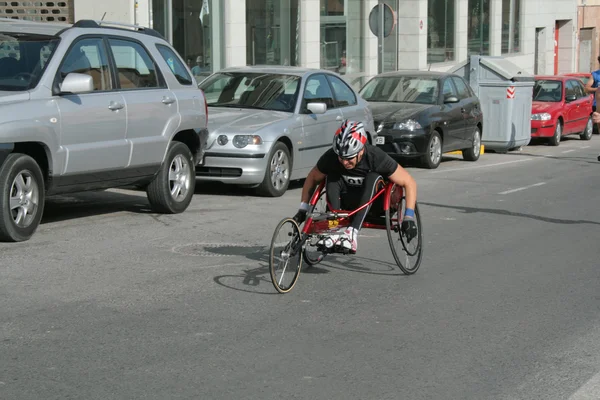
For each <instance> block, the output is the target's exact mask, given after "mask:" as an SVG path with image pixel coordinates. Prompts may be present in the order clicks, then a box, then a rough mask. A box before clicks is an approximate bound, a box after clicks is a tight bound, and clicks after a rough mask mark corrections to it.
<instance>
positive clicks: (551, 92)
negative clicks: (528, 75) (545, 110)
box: [533, 79, 562, 102]
mask: <svg viewBox="0 0 600 400" xmlns="http://www.w3.org/2000/svg"><path fill="white" fill-rule="evenodd" d="M561 99H562V82H561V81H552V80H541V79H540V80H537V81H535V85H534V86H533V101H547V102H559V101H561Z"/></svg>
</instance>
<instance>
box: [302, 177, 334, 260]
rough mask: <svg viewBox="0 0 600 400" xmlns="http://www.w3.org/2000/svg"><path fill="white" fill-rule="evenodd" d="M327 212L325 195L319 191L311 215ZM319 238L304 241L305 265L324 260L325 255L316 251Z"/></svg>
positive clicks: (313, 237) (323, 191)
mask: <svg viewBox="0 0 600 400" xmlns="http://www.w3.org/2000/svg"><path fill="white" fill-rule="evenodd" d="M327 211H328V210H327V193H326V191H325V189H323V190H322V191H321V194H320V195H319V199H318V200H317V204H315V208H314V209H313V211H312V212H313V213H319V214H324V213H326V212H327ZM318 241H319V238H318V237H317V236H311V237H310V238H309V239H308V240H307V241H306V246H305V247H304V257H303V259H304V261H306V264H308V265H310V266H313V265H317V264H318V263H320V262H321V261H323V259H324V258H325V255H326V253H324V252H322V251H320V250H317V242H318Z"/></svg>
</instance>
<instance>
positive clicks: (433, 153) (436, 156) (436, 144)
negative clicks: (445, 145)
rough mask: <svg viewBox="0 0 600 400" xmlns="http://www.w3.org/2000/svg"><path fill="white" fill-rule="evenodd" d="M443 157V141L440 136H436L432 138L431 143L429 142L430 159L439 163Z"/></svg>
mask: <svg viewBox="0 0 600 400" xmlns="http://www.w3.org/2000/svg"><path fill="white" fill-rule="evenodd" d="M441 157H442V143H441V142H440V138H439V136H434V137H432V138H431V143H430V144H429V159H430V160H431V162H432V163H433V164H437V163H438V162H439V161H440V158H441Z"/></svg>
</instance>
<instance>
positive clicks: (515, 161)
mask: <svg viewBox="0 0 600 400" xmlns="http://www.w3.org/2000/svg"><path fill="white" fill-rule="evenodd" d="M531 160H533V158H524V159H522V160H513V161H505V162H501V163H495V164H487V165H476V166H474V167H466V168H454V169H440V170H436V171H432V172H431V173H432V174H440V173H444V172H454V171H475V170H478V169H481V168H489V167H497V166H499V165H507V164H515V163H520V162H525V161H531Z"/></svg>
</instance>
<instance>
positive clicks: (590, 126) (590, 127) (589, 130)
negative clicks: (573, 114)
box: [579, 117, 594, 140]
mask: <svg viewBox="0 0 600 400" xmlns="http://www.w3.org/2000/svg"><path fill="white" fill-rule="evenodd" d="M593 133H594V123H593V122H592V117H589V118H588V121H587V124H585V129H584V131H583V132H582V133H581V135H579V138H580V139H581V140H590V139H591V138H592V134H593Z"/></svg>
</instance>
